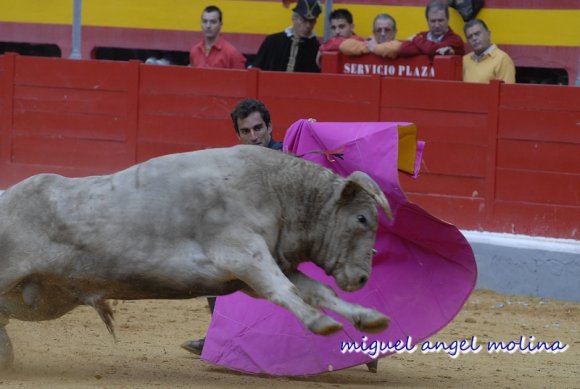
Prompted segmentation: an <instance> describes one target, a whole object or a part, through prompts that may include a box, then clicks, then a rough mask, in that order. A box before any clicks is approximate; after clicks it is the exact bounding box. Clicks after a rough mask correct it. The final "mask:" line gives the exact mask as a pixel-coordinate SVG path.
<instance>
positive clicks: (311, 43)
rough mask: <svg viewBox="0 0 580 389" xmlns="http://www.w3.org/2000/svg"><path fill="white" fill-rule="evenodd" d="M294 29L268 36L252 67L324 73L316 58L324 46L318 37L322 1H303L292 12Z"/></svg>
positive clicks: (292, 27) (290, 28) (289, 28)
mask: <svg viewBox="0 0 580 389" xmlns="http://www.w3.org/2000/svg"><path fill="white" fill-rule="evenodd" d="M292 11H293V13H292V26H290V27H288V28H287V29H286V30H284V31H282V32H279V33H277V34H272V35H268V36H267V37H266V39H264V42H262V45H261V46H260V49H259V50H258V54H257V55H256V58H255V59H254V61H253V63H252V67H256V68H259V69H262V70H273V71H280V72H314V73H317V72H320V68H319V66H318V64H317V61H316V57H317V55H318V49H319V47H320V43H319V42H318V39H317V38H316V35H315V34H314V32H313V30H314V26H315V25H316V20H317V18H318V15H320V13H321V12H322V9H321V7H320V3H319V2H318V0H299V1H298V4H297V5H296V7H295V8H294V9H293V10H292Z"/></svg>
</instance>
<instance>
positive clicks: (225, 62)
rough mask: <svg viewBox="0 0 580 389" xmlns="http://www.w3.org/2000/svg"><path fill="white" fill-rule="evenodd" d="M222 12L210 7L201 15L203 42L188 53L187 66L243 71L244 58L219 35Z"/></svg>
mask: <svg viewBox="0 0 580 389" xmlns="http://www.w3.org/2000/svg"><path fill="white" fill-rule="evenodd" d="M221 29H222V11H221V10H220V9H219V8H218V7H216V6H214V5H210V6H208V7H205V9H204V10H203V12H202V14H201V31H202V33H203V40H201V42H199V43H198V44H196V45H195V46H193V47H192V48H191V51H190V52H189V64H190V65H191V66H194V67H200V68H228V69H244V68H245V65H246V58H245V57H244V56H243V55H242V53H240V52H239V51H238V49H236V48H235V47H234V46H233V45H232V44H231V43H229V42H228V41H226V40H225V39H224V38H223V37H222V36H221V35H220V32H221Z"/></svg>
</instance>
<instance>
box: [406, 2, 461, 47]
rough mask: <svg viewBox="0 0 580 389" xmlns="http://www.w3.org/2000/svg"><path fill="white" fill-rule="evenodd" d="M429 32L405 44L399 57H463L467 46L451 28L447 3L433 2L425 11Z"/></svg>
mask: <svg viewBox="0 0 580 389" xmlns="http://www.w3.org/2000/svg"><path fill="white" fill-rule="evenodd" d="M425 17H426V18H427V23H428V24H429V31H425V32H420V33H418V34H417V35H415V36H413V37H411V38H409V40H408V41H405V42H403V45H402V46H401V51H400V52H399V57H412V56H414V55H420V54H425V55H428V56H430V57H433V56H435V55H463V54H464V53H465V45H464V43H463V41H462V40H461V37H460V36H459V35H457V34H456V33H454V32H453V30H452V29H451V28H450V27H449V8H448V6H447V3H446V2H445V3H443V2H441V1H431V2H430V3H429V4H428V5H427V8H426V9H425Z"/></svg>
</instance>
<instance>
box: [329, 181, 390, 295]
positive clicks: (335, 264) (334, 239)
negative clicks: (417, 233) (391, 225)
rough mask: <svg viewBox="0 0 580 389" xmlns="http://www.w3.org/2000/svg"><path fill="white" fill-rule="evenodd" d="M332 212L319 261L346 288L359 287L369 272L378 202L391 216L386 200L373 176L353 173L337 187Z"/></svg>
mask: <svg viewBox="0 0 580 389" xmlns="http://www.w3.org/2000/svg"><path fill="white" fill-rule="evenodd" d="M334 198H335V199H336V201H335V204H334V207H335V208H334V212H333V213H332V216H330V218H331V219H332V220H329V221H330V222H331V223H330V226H331V227H330V228H328V230H327V231H326V233H325V240H324V241H325V245H324V247H323V252H322V258H324V260H322V263H318V264H319V266H321V267H322V268H324V270H325V271H326V273H327V274H329V275H332V276H333V277H334V278H335V280H336V282H337V284H338V286H339V287H340V288H341V289H343V290H346V291H354V290H358V289H360V288H362V287H363V286H364V285H365V284H366V282H367V280H368V278H369V274H370V270H371V263H372V256H373V254H374V253H375V250H374V249H373V244H374V240H375V234H376V231H377V227H378V215H377V208H376V205H377V204H378V205H379V206H380V207H381V208H382V209H383V210H384V211H385V213H386V214H387V217H388V218H389V219H391V218H392V213H391V209H390V206H389V202H388V201H387V199H386V197H385V195H384V194H383V192H382V191H381V189H380V188H379V186H378V185H377V183H376V182H375V181H373V179H372V178H370V177H369V176H368V175H366V174H365V173H362V172H354V173H352V174H351V175H350V176H349V177H348V178H347V179H346V180H345V181H344V184H343V185H342V186H341V187H339V188H338V189H337V193H335V197H334Z"/></svg>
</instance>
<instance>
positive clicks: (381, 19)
mask: <svg viewBox="0 0 580 389" xmlns="http://www.w3.org/2000/svg"><path fill="white" fill-rule="evenodd" d="M396 37H397V22H396V21H395V18H393V17H392V16H391V15H388V14H384V13H382V14H378V15H377V16H375V20H374V21H373V36H372V37H371V38H369V39H368V40H366V41H362V42H360V41H356V40H354V39H346V40H345V41H344V42H342V43H341V44H340V46H339V49H340V52H341V53H343V54H346V55H362V54H368V53H374V54H376V55H378V56H381V57H384V58H397V55H398V53H399V50H400V49H401V42H400V41H398V40H396V39H395V38H396Z"/></svg>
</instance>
